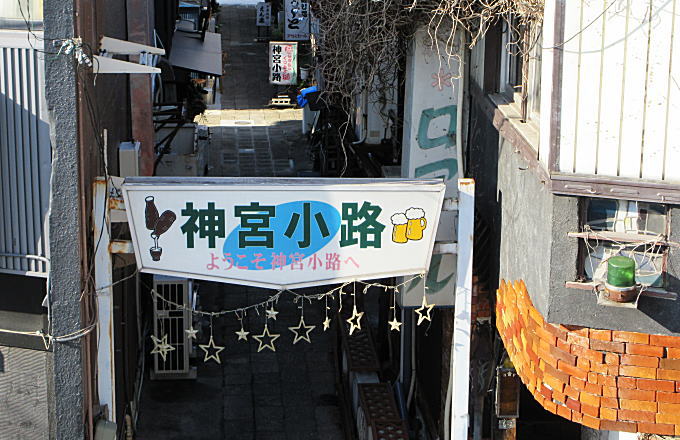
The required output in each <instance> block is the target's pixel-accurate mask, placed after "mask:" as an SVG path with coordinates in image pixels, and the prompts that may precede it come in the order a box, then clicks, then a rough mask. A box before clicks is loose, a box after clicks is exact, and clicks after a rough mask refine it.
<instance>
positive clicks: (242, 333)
mask: <svg viewBox="0 0 680 440" xmlns="http://www.w3.org/2000/svg"><path fill="white" fill-rule="evenodd" d="M236 334H237V335H238V340H239V341H241V340H243V341H247V340H248V335H249V334H250V332H247V331H245V330H243V327H241V330H239V331H237V332H236Z"/></svg>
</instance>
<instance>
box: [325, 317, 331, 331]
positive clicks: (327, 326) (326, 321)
mask: <svg viewBox="0 0 680 440" xmlns="http://www.w3.org/2000/svg"><path fill="white" fill-rule="evenodd" d="M330 326H331V318H329V317H328V316H326V319H324V320H323V331H326V330H328V329H329V328H330Z"/></svg>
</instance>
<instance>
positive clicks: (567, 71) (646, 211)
mask: <svg viewBox="0 0 680 440" xmlns="http://www.w3.org/2000/svg"><path fill="white" fill-rule="evenodd" d="M673 15H674V14H673V11H672V6H671V5H668V4H666V3H663V2H648V3H644V4H643V3H635V4H628V5H624V4H618V3H616V2H611V3H609V4H602V3H600V4H594V3H588V2H564V1H546V5H545V14H544V20H543V24H542V33H541V34H540V37H539V38H537V40H536V43H535V44H536V45H540V47H536V49H534V48H531V47H530V48H528V50H527V51H526V53H527V55H528V56H526V57H521V56H516V55H513V54H512V53H511V52H512V50H511V49H509V47H510V46H509V45H511V43H512V38H513V35H512V31H511V30H508V29H511V28H509V27H505V28H498V29H495V30H492V31H490V32H489V34H487V36H486V38H485V41H484V42H483V44H480V45H477V46H475V47H474V48H473V49H472V51H471V54H470V66H469V67H470V76H469V80H470V83H469V88H468V91H469V107H468V110H469V128H468V144H467V151H466V156H467V157H466V158H465V159H466V163H467V164H468V166H469V168H468V172H469V175H470V176H471V177H474V178H475V179H476V181H477V190H478V191H477V201H478V205H477V209H478V213H479V215H480V216H483V217H484V218H485V220H486V222H487V223H488V224H489V225H491V229H492V236H493V241H492V245H491V246H490V248H489V250H488V251H489V253H490V255H491V261H494V262H496V263H497V264H495V265H494V269H495V271H496V274H495V275H494V276H493V277H492V279H494V280H497V283H498V286H497V296H496V315H495V322H496V327H497V329H498V331H499V333H500V337H501V339H502V340H503V344H504V346H505V349H506V350H507V353H508V355H509V358H510V360H511V361H512V363H513V364H514V366H515V368H516V369H517V373H518V375H519V377H520V378H521V380H522V382H523V383H524V385H525V386H526V388H527V389H528V390H529V392H531V394H532V395H533V396H534V398H535V399H536V401H538V403H539V404H540V405H541V406H542V407H543V408H545V409H546V410H548V411H550V412H552V413H555V414H558V415H559V416H561V417H563V418H565V419H567V420H571V421H572V422H575V423H578V424H581V425H583V426H586V427H589V428H593V429H597V430H602V431H615V432H619V431H625V432H632V433H634V432H642V433H652V434H663V435H675V434H680V426H679V425H678V421H679V420H678V419H677V418H676V417H677V416H676V415H675V414H673V412H674V410H675V407H674V406H673V405H674V403H673V402H676V399H677V398H678V396H680V394H677V393H676V392H677V388H676V382H675V381H676V380H677V379H678V378H679V377H680V376H678V370H676V369H675V367H676V364H677V361H676V360H675V356H676V354H675V350H676V345H677V344H678V343H679V341H680V337H679V336H680V333H679V331H680V328H678V326H677V324H676V322H677V320H676V318H675V316H676V315H677V313H678V307H679V305H678V302H677V292H678V289H679V288H680V285H679V284H678V280H677V261H678V258H680V257H679V256H678V253H677V248H676V247H675V246H674V244H673V243H675V242H676V241H677V239H678V236H679V235H678V230H677V229H678V227H679V226H680V225H679V224H678V220H677V218H676V217H677V214H678V212H677V211H678V207H677V204H676V203H677V202H678V200H679V199H678V194H679V192H678V189H679V188H680V186H678V183H679V182H678V176H677V175H676V171H675V170H674V169H673V168H674V165H673V164H674V163H675V161H676V160H675V159H674V157H676V155H677V154H678V152H680V146H679V145H678V143H677V140H676V139H675V136H674V135H673V130H674V129H675V128H674V127H673V124H671V123H669V121H671V120H672V116H673V114H674V111H675V108H676V107H677V105H678V100H677V97H676V95H677V86H675V85H674V79H673V78H674V75H675V71H676V69H677V67H676V64H677V63H675V62H674V61H673V59H674V57H675V53H674V51H673V49H672V48H673V43H672V42H673V41H674V39H675V35H676V32H677V31H675V29H674V23H675V20H674V19H673ZM522 62H523V63H526V64H527V65H525V66H522ZM522 92H523V93H522ZM617 255H624V256H627V257H630V258H632V259H633V260H635V263H636V272H635V279H636V281H637V282H638V283H640V284H641V285H642V286H643V287H642V289H641V293H640V294H639V297H638V298H637V299H636V300H635V301H634V302H633V303H628V304H625V305H622V304H621V303H617V302H615V301H612V300H611V299H610V298H608V297H607V294H606V290H604V288H603V283H604V282H605V281H606V280H607V269H606V266H607V262H608V261H609V260H610V259H611V258H612V257H614V256H617ZM518 435H519V434H518ZM620 438H623V437H620Z"/></svg>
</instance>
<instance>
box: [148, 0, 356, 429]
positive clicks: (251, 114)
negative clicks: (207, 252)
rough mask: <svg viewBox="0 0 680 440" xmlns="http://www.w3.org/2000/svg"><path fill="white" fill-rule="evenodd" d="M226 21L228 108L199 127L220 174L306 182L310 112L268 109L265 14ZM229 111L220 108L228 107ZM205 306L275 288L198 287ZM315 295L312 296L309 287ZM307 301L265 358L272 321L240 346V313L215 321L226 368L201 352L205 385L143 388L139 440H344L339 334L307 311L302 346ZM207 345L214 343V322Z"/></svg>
mask: <svg viewBox="0 0 680 440" xmlns="http://www.w3.org/2000/svg"><path fill="white" fill-rule="evenodd" d="M219 23H220V28H221V32H222V39H223V40H222V45H223V50H224V56H223V60H224V72H225V74H224V76H223V78H222V82H221V99H220V101H219V102H218V103H217V104H216V105H215V106H213V107H214V108H211V109H209V110H207V111H206V112H205V115H204V116H203V117H202V119H201V120H200V121H199V122H200V123H201V124H205V125H207V126H208V127H210V132H211V140H210V152H209V158H210V159H209V161H208V174H209V175H210V176H241V177H253V176H257V177H270V176H277V177H280V176H297V175H298V172H299V171H304V170H309V169H311V163H310V162H309V156H308V151H307V147H306V145H307V143H306V140H305V138H304V137H303V135H302V134H301V117H302V111H301V110H299V109H270V108H267V104H268V102H269V99H270V98H271V97H272V96H274V94H275V92H276V89H275V88H274V87H273V86H271V85H270V84H269V83H268V81H267V75H268V62H267V44H266V43H263V42H256V41H255V37H256V28H255V26H254V23H255V8H254V7H253V6H224V5H223V6H222V8H221V11H220V15H219ZM218 107H219V108H218ZM198 289H199V298H200V299H199V301H200V303H199V304H198V308H200V309H201V310H205V311H209V312H212V311H220V310H225V309H234V308H238V307H243V306H245V305H247V304H253V303H256V302H258V301H262V299H263V298H266V297H267V296H268V295H271V290H268V291H267V290H264V289H258V288H252V287H246V286H236V285H229V284H221V283H213V282H207V281H201V282H198ZM308 290H309V291H310V292H307V293H313V292H311V289H308ZM298 306H299V304H298V303H293V300H292V298H291V297H290V296H287V297H282V299H281V301H279V302H278V303H277V304H276V305H275V308H276V310H277V311H278V312H279V313H278V315H277V318H276V320H269V321H268V328H269V330H270V331H271V333H273V334H280V335H281V336H280V338H279V339H278V341H276V351H275V352H272V351H270V350H263V351H261V352H258V351H257V350H258V342H257V341H255V340H254V339H253V338H252V336H253V335H256V334H259V333H260V332H261V331H262V329H263V327H264V323H265V317H264V315H263V314H259V313H256V312H254V311H251V312H250V313H248V315H247V316H246V317H245V319H244V327H245V328H246V329H247V330H249V331H250V335H249V336H248V341H247V342H244V341H242V340H241V341H239V340H238V336H237V335H236V333H235V332H236V331H238V330H239V329H240V328H241V327H240V323H239V321H238V320H237V319H236V317H235V316H234V315H233V314H232V315H229V316H227V317H226V318H221V319H219V320H215V323H214V326H213V333H214V339H215V343H216V344H218V345H221V346H224V347H225V348H224V351H223V352H222V353H221V364H218V363H216V362H213V361H209V362H203V352H202V351H200V350H196V351H197V353H195V356H196V358H195V359H194V361H193V364H194V365H196V367H197V378H196V380H171V381H164V380H159V381H147V382H146V384H145V386H144V387H143V395H142V399H141V408H140V416H139V424H138V434H137V438H138V439H141V440H154V439H163V440H175V439H177V440H180V439H181V440H190V439H233V440H246V439H255V440H259V439H263V440H264V439H272V440H286V439H288V440H302V439H309V440H315V439H324V440H340V439H343V438H344V434H343V431H342V427H341V422H340V409H339V402H338V399H337V395H336V383H335V381H336V373H335V370H334V362H335V361H334V352H333V345H334V343H335V341H334V339H333V338H334V336H335V333H334V332H332V331H330V330H329V331H326V332H324V331H323V330H322V325H321V323H322V321H323V315H322V312H321V307H307V309H305V319H306V322H307V324H308V325H315V326H316V328H315V329H314V330H313V331H312V332H311V333H310V338H311V341H312V342H311V343H307V342H305V341H300V342H299V343H297V344H293V336H294V335H293V333H292V332H291V331H290V330H289V327H293V326H295V325H296V324H297V323H298V320H299V316H300V312H299V310H298ZM199 325H200V328H201V330H200V331H199V333H198V338H197V339H198V341H199V342H198V343H199V344H205V343H207V340H208V339H209V327H210V322H209V319H208V318H204V319H203V320H202V321H201V322H200V323H197V322H196V323H194V326H195V328H199Z"/></svg>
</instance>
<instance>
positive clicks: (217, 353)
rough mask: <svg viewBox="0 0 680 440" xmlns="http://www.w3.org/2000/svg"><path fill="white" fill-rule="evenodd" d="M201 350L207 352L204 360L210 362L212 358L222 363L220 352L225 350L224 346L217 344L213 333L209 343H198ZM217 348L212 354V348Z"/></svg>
mask: <svg viewBox="0 0 680 440" xmlns="http://www.w3.org/2000/svg"><path fill="white" fill-rule="evenodd" d="M198 346H199V347H200V348H201V350H203V351H204V352H205V357H204V358H203V362H208V361H209V360H210V359H214V360H215V362H217V363H218V364H221V363H222V361H221V360H220V353H221V352H222V350H224V347H222V346H220V345H215V340H214V339H213V337H212V335H210V340H209V341H208V344H207V345H206V344H199V345H198ZM211 349H215V353H213V354H210V350H211Z"/></svg>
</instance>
